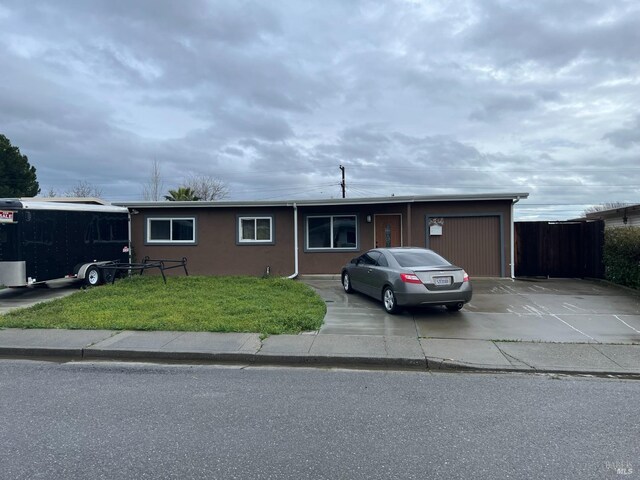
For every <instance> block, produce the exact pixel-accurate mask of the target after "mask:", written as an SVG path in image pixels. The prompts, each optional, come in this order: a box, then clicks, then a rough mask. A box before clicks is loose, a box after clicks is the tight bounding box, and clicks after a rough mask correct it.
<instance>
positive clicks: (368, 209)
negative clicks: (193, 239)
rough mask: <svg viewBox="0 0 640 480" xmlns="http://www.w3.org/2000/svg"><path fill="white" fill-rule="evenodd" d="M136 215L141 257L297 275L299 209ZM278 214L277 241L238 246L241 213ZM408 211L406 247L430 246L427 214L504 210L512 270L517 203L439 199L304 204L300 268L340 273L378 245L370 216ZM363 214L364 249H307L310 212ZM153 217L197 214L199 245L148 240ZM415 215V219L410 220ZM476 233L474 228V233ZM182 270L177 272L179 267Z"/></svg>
mask: <svg viewBox="0 0 640 480" xmlns="http://www.w3.org/2000/svg"><path fill="white" fill-rule="evenodd" d="M137 210H138V211H139V212H140V213H138V214H136V215H132V244H133V248H134V254H135V255H136V259H137V261H140V260H141V259H142V258H143V257H144V256H145V255H148V256H150V257H151V258H170V259H173V258H175V259H178V258H181V257H183V256H184V257H187V259H188V268H189V272H190V273H191V274H194V275H262V274H263V273H264V272H265V269H266V267H267V266H270V267H271V273H272V274H273V275H279V276H284V275H291V274H292V273H293V271H294V249H293V208H292V207H268V208H267V207H262V208H243V209H242V210H240V209H238V208H185V209H158V208H155V209H154V208H137ZM239 213H242V215H243V216H245V215H247V216H253V215H256V216H260V215H274V229H275V244H274V245H238V244H237V243H236V238H237V234H236V229H237V216H238V214H239ZM396 213H400V214H402V232H403V233H402V236H403V245H404V246H416V247H425V246H426V228H427V226H426V222H425V219H426V217H427V216H445V217H446V216H447V215H452V216H474V215H487V214H492V215H495V214H500V215H502V233H503V235H504V243H503V247H502V253H503V255H504V268H503V269H502V270H503V272H502V276H509V275H510V272H511V270H510V268H511V266H510V261H511V250H510V245H511V243H510V242H511V238H510V222H511V202H510V201H471V202H469V201H466V202H433V203H412V204H407V203H398V204H383V205H379V204H378V205H337V206H318V207H308V206H305V207H298V241H299V273H301V274H337V273H340V268H341V266H342V265H344V264H345V263H347V262H348V261H349V260H350V259H351V258H353V257H355V256H357V255H359V254H360V253H362V252H364V251H366V250H368V249H370V248H373V247H374V242H375V238H374V237H375V233H374V223H373V222H371V223H367V221H366V216H367V215H371V216H372V217H373V216H374V215H376V214H396ZM347 214H352V215H357V217H358V241H359V248H358V250H354V251H342V252H307V251H305V246H306V237H305V224H306V221H305V218H306V216H308V215H347ZM149 216H173V217H180V216H195V217H196V221H197V227H196V230H197V244H196V245H145V239H144V225H145V222H146V218H147V217H149ZM409 218H410V220H411V221H410V222H409ZM473 234H474V232H469V235H473ZM174 273H177V271H174Z"/></svg>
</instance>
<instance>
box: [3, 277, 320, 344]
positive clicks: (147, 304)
mask: <svg viewBox="0 0 640 480" xmlns="http://www.w3.org/2000/svg"><path fill="white" fill-rule="evenodd" d="M325 311H326V307H325V304H324V302H323V301H322V299H321V298H320V297H319V296H318V295H317V294H316V293H315V292H314V291H313V290H312V289H311V288H310V287H308V286H307V285H305V284H303V283H300V282H297V281H295V280H288V279H283V278H268V279H262V278H255V277H194V276H191V277H169V278H168V279H167V284H166V285H165V284H164V283H163V282H162V279H161V278H160V277H144V276H135V277H132V278H126V279H123V280H119V281H117V282H116V283H115V284H113V285H103V286H100V287H95V288H90V289H87V290H80V291H79V292H77V293H74V294H73V295H70V296H69V297H65V298H62V299H58V300H53V301H51V302H46V303H41V304H38V305H35V306H33V307H30V308H26V309H21V310H16V311H13V312H10V313H8V314H6V315H0V327H18V328H71V329H108V330H181V331H193V332H256V333H261V334H263V335H271V334H280V333H299V332H301V331H305V330H317V329H319V328H320V325H322V320H323V318H324V314H325Z"/></svg>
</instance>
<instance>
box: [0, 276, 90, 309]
mask: <svg viewBox="0 0 640 480" xmlns="http://www.w3.org/2000/svg"><path fill="white" fill-rule="evenodd" d="M82 285H83V283H82V282H81V281H78V280H75V279H74V280H52V281H50V282H47V284H46V285H35V286H30V287H21V288H4V289H2V290H0V314H3V313H7V312H9V311H11V310H15V309H16V308H23V307H30V306H32V305H35V304H36V303H40V302H46V301H47V300H53V299H55V298H61V297H66V296H67V295H71V294H72V293H74V292H77V291H78V290H79V289H80V287H82Z"/></svg>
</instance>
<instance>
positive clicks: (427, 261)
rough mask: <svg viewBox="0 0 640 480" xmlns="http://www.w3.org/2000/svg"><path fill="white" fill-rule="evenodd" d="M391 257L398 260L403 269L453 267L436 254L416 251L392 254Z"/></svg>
mask: <svg viewBox="0 0 640 480" xmlns="http://www.w3.org/2000/svg"><path fill="white" fill-rule="evenodd" d="M391 255H393V258H395V259H396V261H397V262H398V263H399V264H400V266H401V267H421V266H435V265H451V264H450V263H449V262H447V261H446V260H445V259H444V258H442V257H441V256H440V255H438V254H437V253H435V252H429V251H415V250H414V251H406V252H391Z"/></svg>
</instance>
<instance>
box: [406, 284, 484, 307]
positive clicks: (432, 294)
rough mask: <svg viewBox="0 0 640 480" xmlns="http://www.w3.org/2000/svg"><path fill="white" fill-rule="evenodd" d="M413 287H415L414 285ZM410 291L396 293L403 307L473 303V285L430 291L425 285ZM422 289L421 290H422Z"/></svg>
mask: <svg viewBox="0 0 640 480" xmlns="http://www.w3.org/2000/svg"><path fill="white" fill-rule="evenodd" d="M412 287H414V286H413V285H412ZM415 287H418V288H411V289H410V291H405V292H395V293H396V301H397V302H398V305H401V306H405V307H407V306H418V305H444V304H448V303H458V302H463V303H468V302H469V301H471V297H472V294H473V292H472V289H471V285H469V284H468V283H467V284H464V285H462V287H461V288H459V289H457V290H446V291H445V290H443V291H429V290H427V289H426V288H425V287H424V285H415ZM420 287H421V288H420Z"/></svg>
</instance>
